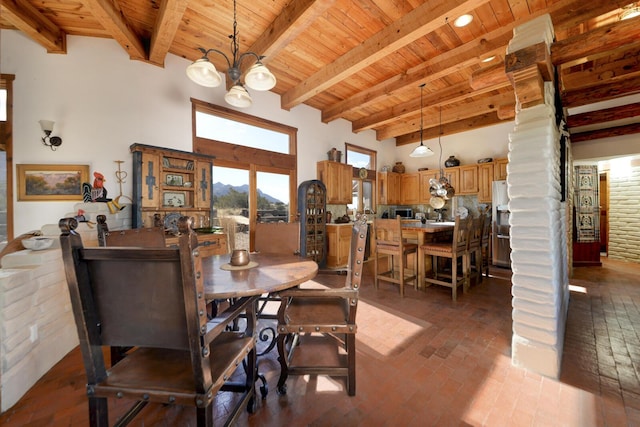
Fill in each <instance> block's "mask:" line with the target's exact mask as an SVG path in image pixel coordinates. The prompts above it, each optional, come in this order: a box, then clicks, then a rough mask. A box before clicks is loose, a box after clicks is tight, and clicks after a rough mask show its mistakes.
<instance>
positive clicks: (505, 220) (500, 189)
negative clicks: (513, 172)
mask: <svg viewBox="0 0 640 427" xmlns="http://www.w3.org/2000/svg"><path fill="white" fill-rule="evenodd" d="M491 194H492V203H491V218H492V221H493V227H492V236H493V237H492V242H491V243H492V257H491V258H492V262H493V265H496V266H499V267H511V245H510V243H509V235H510V228H511V226H510V225H509V216H510V214H511V213H510V212H509V195H508V194H507V181H493V188H492V193H491Z"/></svg>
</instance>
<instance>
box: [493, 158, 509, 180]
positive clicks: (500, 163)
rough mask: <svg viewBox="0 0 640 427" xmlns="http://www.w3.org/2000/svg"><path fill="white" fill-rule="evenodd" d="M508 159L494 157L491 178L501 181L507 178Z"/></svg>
mask: <svg viewBox="0 0 640 427" xmlns="http://www.w3.org/2000/svg"><path fill="white" fill-rule="evenodd" d="M508 163H509V159H496V160H494V162H493V180H494V181H502V180H505V179H507V164H508Z"/></svg>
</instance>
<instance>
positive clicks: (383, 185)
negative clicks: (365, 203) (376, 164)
mask: <svg viewBox="0 0 640 427" xmlns="http://www.w3.org/2000/svg"><path fill="white" fill-rule="evenodd" d="M400 175H402V174H399V173H396V172H380V173H378V204H380V205H398V204H400V189H401V181H400V179H401V177H400Z"/></svg>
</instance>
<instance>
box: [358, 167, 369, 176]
mask: <svg viewBox="0 0 640 427" xmlns="http://www.w3.org/2000/svg"><path fill="white" fill-rule="evenodd" d="M368 175H369V171H368V170H367V169H365V168H360V170H358V176H359V177H360V178H361V179H365V178H366V177H367V176H368Z"/></svg>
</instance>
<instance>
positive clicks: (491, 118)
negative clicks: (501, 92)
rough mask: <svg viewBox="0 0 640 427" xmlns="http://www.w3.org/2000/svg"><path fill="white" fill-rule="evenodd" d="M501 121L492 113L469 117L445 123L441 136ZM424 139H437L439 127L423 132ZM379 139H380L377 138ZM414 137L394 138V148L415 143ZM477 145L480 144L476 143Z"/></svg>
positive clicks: (409, 135)
mask: <svg viewBox="0 0 640 427" xmlns="http://www.w3.org/2000/svg"><path fill="white" fill-rule="evenodd" d="M501 122H502V120H500V119H499V118H498V114H497V113H496V112H495V111H493V112H489V113H483V114H479V115H477V116H475V117H471V118H469V119H465V120H460V121H458V122H453V123H447V124H444V125H442V136H444V135H451V134H454V133H460V132H467V131H470V130H473V129H478V128H481V127H485V126H493V125H495V124H498V123H501ZM423 134H424V139H431V138H437V137H438V135H439V134H440V127H439V126H438V127H433V128H430V129H425V130H424V131H423ZM378 139H380V138H378ZM415 142H416V139H415V135H412V134H408V135H400V136H398V137H396V147H399V146H402V145H407V144H412V143H415ZM478 143H482V142H481V141H478Z"/></svg>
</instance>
